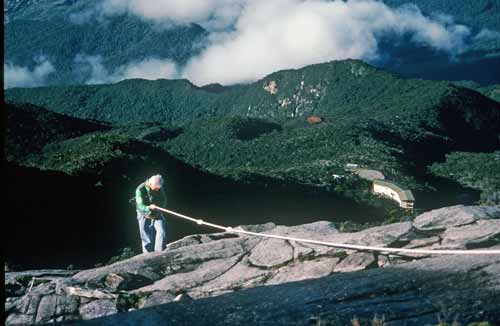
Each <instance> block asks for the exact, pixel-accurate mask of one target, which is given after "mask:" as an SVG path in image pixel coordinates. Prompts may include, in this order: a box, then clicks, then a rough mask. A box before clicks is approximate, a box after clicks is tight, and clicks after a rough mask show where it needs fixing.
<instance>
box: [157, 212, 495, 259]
mask: <svg viewBox="0 0 500 326" xmlns="http://www.w3.org/2000/svg"><path fill="white" fill-rule="evenodd" d="M157 209H158V210H160V211H162V212H165V213H168V214H171V215H174V216H177V217H180V218H182V219H185V220H188V221H191V222H194V223H197V224H198V225H207V226H210V227H213V228H216V229H220V230H223V231H225V232H230V233H242V234H247V235H253V236H257V237H264V238H274V239H282V240H289V241H296V242H306V243H312V244H317V245H323V246H329V247H336V248H344V249H353V250H368V251H381V252H399V253H412V254H431V255H438V254H439V255H500V250H438V249H436V250H431V249H408V248H387V247H373V246H362V245H354V244H346V243H334V242H326V241H318V240H310V239H302V238H294V237H286V236H281V235H275V234H265V233H257V232H251V231H245V230H237V229H233V228H232V227H230V226H222V225H218V224H213V223H209V222H205V221H203V220H202V219H196V218H192V217H189V216H186V215H183V214H179V213H177V212H174V211H171V210H168V209H165V208H161V207H157Z"/></svg>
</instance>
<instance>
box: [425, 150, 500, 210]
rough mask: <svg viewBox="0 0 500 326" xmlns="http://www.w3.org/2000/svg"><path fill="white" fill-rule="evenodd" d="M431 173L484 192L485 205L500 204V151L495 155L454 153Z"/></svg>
mask: <svg viewBox="0 0 500 326" xmlns="http://www.w3.org/2000/svg"><path fill="white" fill-rule="evenodd" d="M430 171H431V172H432V173H434V174H436V175H438V176H442V177H445V178H450V179H453V180H456V181H458V182H460V183H461V184H463V185H465V186H468V187H472V188H476V189H479V190H481V191H482V193H481V201H482V202H483V203H485V204H488V203H489V204H498V203H500V178H499V177H498V176H499V174H500V151H495V152H493V153H467V152H453V153H451V154H449V155H446V161H445V162H443V163H434V164H432V165H431V166H430Z"/></svg>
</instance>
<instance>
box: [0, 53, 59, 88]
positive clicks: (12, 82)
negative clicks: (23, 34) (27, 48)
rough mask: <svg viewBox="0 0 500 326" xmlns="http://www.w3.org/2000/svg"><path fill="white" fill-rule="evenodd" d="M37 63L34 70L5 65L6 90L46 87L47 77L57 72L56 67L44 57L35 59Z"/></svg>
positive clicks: (7, 63)
mask: <svg viewBox="0 0 500 326" xmlns="http://www.w3.org/2000/svg"><path fill="white" fill-rule="evenodd" d="M35 62H36V63H37V64H36V66H35V67H34V68H33V69H29V68H28V67H22V66H17V65H15V64H13V63H12V62H6V63H4V65H3V76H4V89H7V88H12V87H36V86H42V85H44V82H45V79H46V78H47V76H48V75H49V74H51V73H53V72H54V71H55V69H54V66H53V65H52V63H51V62H50V61H49V60H48V59H47V58H45V57H44V56H40V57H37V58H35Z"/></svg>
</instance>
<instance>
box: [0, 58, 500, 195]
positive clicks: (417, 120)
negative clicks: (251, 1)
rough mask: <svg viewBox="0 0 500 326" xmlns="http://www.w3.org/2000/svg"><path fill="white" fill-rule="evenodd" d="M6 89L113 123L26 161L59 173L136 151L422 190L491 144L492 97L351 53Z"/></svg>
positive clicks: (211, 167) (260, 172)
mask: <svg viewBox="0 0 500 326" xmlns="http://www.w3.org/2000/svg"><path fill="white" fill-rule="evenodd" d="M6 95H7V99H8V100H9V101H16V102H25V101H31V102H32V103H35V104H36V105H40V106H43V107H47V108H50V109H51V110H55V111H57V112H59V113H62V114H65V115H72V116H75V117H80V118H86V119H89V118H90V119H96V120H104V121H107V122H111V123H113V124H112V125H111V126H113V128H112V130H110V131H101V132H100V133H94V134H84V135H81V136H80V137H77V138H72V139H68V140H61V139H58V141H57V142H55V143H53V144H48V145H46V146H44V147H43V149H42V150H41V154H40V155H39V156H38V159H35V158H29V160H28V161H29V162H31V163H30V164H31V165H35V166H36V165H40V166H42V167H43V168H45V169H55V170H59V171H64V172H66V173H78V172H79V171H93V170H94V171H95V170H96V169H97V170H99V169H101V166H102V165H103V164H101V163H102V162H114V161H116V160H128V159H130V160H136V159H139V160H140V159H141V154H140V153H141V152H142V151H144V152H147V153H157V154H158V153H165V154H167V153H168V154H170V155H172V156H174V157H176V158H178V159H180V160H181V161H184V162H187V163H189V164H191V165H193V166H197V167H199V168H200V169H202V170H205V171H209V172H211V173H215V174H218V175H222V176H226V177H231V178H233V179H238V180H244V181H251V180H252V179H258V178H262V177H265V178H272V179H274V180H282V181H284V182H288V183H298V184H305V185H313V186H319V187H324V188H327V189H331V190H333V191H336V192H340V193H343V192H344V194H345V195H348V196H351V197H355V195H354V194H355V193H356V191H352V189H367V188H366V185H361V184H360V183H359V182H360V181H359V178H357V177H356V176H353V175H352V174H351V173H350V172H349V171H348V170H347V169H346V168H345V167H346V164H349V163H353V164H358V165H359V166H360V167H362V168H367V169H374V170H378V171H381V172H382V173H383V174H384V175H385V176H386V177H387V178H388V179H389V180H392V181H395V182H398V183H400V184H401V185H403V186H405V187H408V188H410V189H414V190H417V189H421V190H423V189H425V187H426V186H425V182H423V181H422V180H421V176H422V174H425V173H426V170H427V166H429V165H431V164H432V163H435V162H443V161H444V160H445V155H446V154H449V153H451V152H453V151H470V152H491V151H494V150H495V149H498V148H499V145H500V144H499V138H498V135H499V134H500V104H499V103H498V102H495V101H493V100H492V99H489V98H487V97H485V96H483V95H481V94H480V93H477V92H474V91H472V90H470V89H467V88H462V87H459V86H455V85H452V84H449V83H447V82H433V81H424V80H414V79H403V78H399V77H397V76H395V75H392V74H389V73H387V72H384V71H381V70H379V69H376V68H374V67H371V66H369V65H367V64H364V63H362V62H359V61H353V60H347V61H337V62H331V63H326V64H319V65H312V66H308V67H305V68H303V69H299V70H286V71H281V72H277V73H274V74H271V75H269V76H267V77H265V78H264V79H262V80H260V81H257V82H255V83H252V84H248V85H238V86H233V87H215V85H213V86H210V87H207V88H199V87H196V86H194V85H192V84H190V83H189V82H188V81H186V80H158V81H145V80H127V81H123V82H120V83H117V84H112V85H88V86H58V87H44V88H33V89H11V90H7V91H6ZM141 120H142V123H138V122H140V121H141ZM422 153H425V155H422ZM157 154H154V155H157ZM151 155H153V154H151ZM158 155H160V154H158ZM104 165H106V164H104ZM356 187H358V188H356ZM357 193H358V194H361V193H363V192H357Z"/></svg>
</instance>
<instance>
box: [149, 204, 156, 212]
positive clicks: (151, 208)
mask: <svg viewBox="0 0 500 326" xmlns="http://www.w3.org/2000/svg"><path fill="white" fill-rule="evenodd" d="M148 208H149V209H150V210H152V211H154V210H155V209H158V206H156V205H155V204H151V205H149V206H148Z"/></svg>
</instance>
